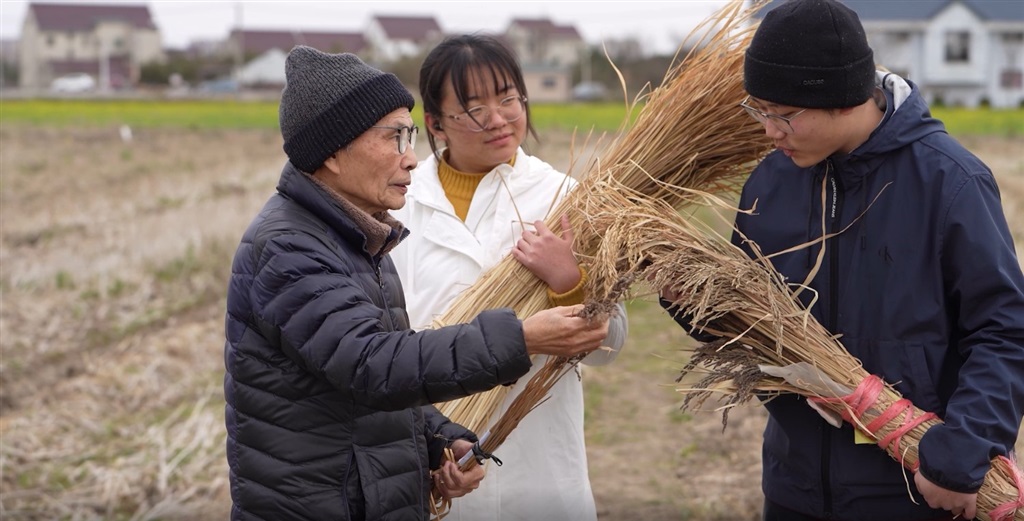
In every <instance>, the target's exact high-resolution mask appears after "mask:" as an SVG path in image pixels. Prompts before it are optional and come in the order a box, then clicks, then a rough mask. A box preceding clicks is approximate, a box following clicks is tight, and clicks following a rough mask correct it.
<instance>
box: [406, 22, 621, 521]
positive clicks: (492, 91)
mask: <svg viewBox="0 0 1024 521" xmlns="http://www.w3.org/2000/svg"><path fill="white" fill-rule="evenodd" d="M420 95H421V97H422V98H423V111H424V119H425V123H426V128H427V130H428V132H429V134H428V140H429V141H430V148H431V150H432V151H433V154H431V156H430V157H429V158H428V159H426V160H424V161H422V162H420V164H419V166H417V168H416V169H415V170H414V171H413V175H412V184H411V185H410V186H409V192H408V193H407V194H406V205H405V207H404V208H402V209H401V210H398V211H395V212H393V214H394V215H395V217H397V218H398V219H399V220H400V221H401V222H403V223H404V224H405V225H406V226H407V227H408V228H409V229H410V230H411V231H412V233H411V235H410V236H409V238H408V239H406V240H405V241H404V242H403V243H402V244H401V245H399V246H398V247H397V248H396V249H395V250H394V251H393V252H392V258H393V259H394V262H395V264H396V266H397V268H398V272H399V276H400V277H401V279H402V285H403V287H404V289H405V296H406V304H407V308H408V310H409V318H410V323H411V324H412V327H413V328H414V329H423V328H426V327H429V326H430V324H431V322H432V321H433V319H434V318H435V317H436V316H438V315H440V314H442V313H443V312H444V311H445V310H446V309H447V308H448V307H449V306H450V305H451V303H452V302H453V301H454V300H455V298H456V297H457V296H458V294H459V293H460V292H461V291H463V290H464V289H465V288H467V287H468V286H470V285H471V284H473V283H474V282H476V280H477V279H478V278H479V277H480V275H482V274H483V273H484V272H485V271H487V270H488V269H490V268H491V267H493V266H494V265H495V264H497V263H498V261H500V260H501V259H502V258H503V257H504V256H505V255H509V254H511V255H512V256H513V257H514V258H515V259H517V260H518V261H519V262H521V263H522V264H523V265H524V266H526V267H527V268H528V269H529V270H530V271H531V272H532V273H533V274H534V275H536V276H537V277H538V278H540V279H541V280H543V281H544V282H545V283H546V284H547V285H548V296H549V298H550V301H551V304H552V306H555V305H569V304H576V303H579V302H582V301H583V297H584V294H583V289H582V288H583V284H584V281H585V277H586V274H585V271H583V270H581V269H580V267H579V265H578V263H577V261H576V258H575V257H574V256H573V253H572V238H573V236H572V230H571V228H570V227H569V225H568V220H567V219H566V218H565V217H564V216H563V218H562V222H561V227H560V228H561V229H559V230H550V229H548V228H547V227H546V226H545V225H544V223H543V219H545V218H546V217H547V216H548V214H549V212H550V211H551V209H553V208H554V207H555V205H556V204H557V203H558V201H559V200H561V198H562V197H564V196H565V195H566V194H567V193H568V192H569V190H572V189H573V187H574V186H575V184H576V183H575V181H573V180H572V179H571V178H570V177H568V176H566V175H565V174H563V173H561V172H559V171H557V170H555V169H554V168H553V167H552V166H551V165H549V164H547V163H545V162H544V161H541V160H540V159H537V158H535V157H532V156H530V155H528V154H527V153H526V152H524V151H523V149H522V148H521V147H520V146H521V145H522V143H523V141H524V140H525V138H526V134H527V132H530V133H531V134H533V135H534V136H535V137H536V132H535V131H534V129H533V127H532V126H531V125H530V119H529V105H528V103H527V92H526V86H525V84H524V81H523V75H522V71H521V69H520V66H519V63H518V61H517V60H516V58H515V56H514V54H512V52H511V51H509V50H508V49H507V48H506V47H505V46H504V45H502V44H501V43H500V42H499V41H497V40H496V39H494V38H492V37H488V36H481V35H462V36H456V37H451V38H448V39H446V40H445V41H443V42H442V43H441V44H439V45H438V46H437V47H436V48H434V49H433V50H432V51H431V52H430V54H429V55H428V56H427V57H426V59H425V60H424V62H423V66H422V67H421V69H420ZM439 142H443V143H444V144H445V147H444V148H440V147H439V146H438V143H439ZM625 337H626V317H625V313H624V310H623V309H622V307H621V306H620V308H619V313H618V315H617V316H616V317H613V318H612V320H611V321H610V323H609V333H608V337H607V338H606V341H605V345H606V346H608V347H610V348H612V350H611V351H595V352H594V353H592V354H590V355H588V357H587V358H586V359H584V361H583V363H584V364H587V365H603V364H606V363H608V362H610V361H612V360H613V359H614V358H615V356H616V355H617V354H618V352H619V349H620V348H621V347H622V344H623V343H624V341H625ZM543 365H544V359H543V357H538V358H537V359H535V360H534V364H533V368H532V369H531V371H530V373H529V374H527V375H526V376H524V377H522V378H520V379H519V381H518V382H517V383H516V384H515V386H514V387H513V389H512V392H510V393H509V395H508V397H507V398H506V400H505V403H504V404H502V406H501V408H500V409H499V410H498V411H497V413H496V414H495V416H494V418H492V422H493V421H494V420H496V419H497V418H498V417H499V416H500V414H501V413H502V412H504V410H505V409H506V408H507V407H508V405H509V404H510V403H511V401H512V399H513V398H514V397H515V396H516V395H517V394H518V393H519V392H521V391H522V389H523V387H524V386H525V385H526V383H527V382H528V381H529V380H530V378H531V377H532V376H533V375H534V374H535V373H536V372H537V370H539V368H540V367H542V366H543ZM578 371H579V370H578V369H577V373H576V374H572V373H570V374H567V375H565V376H564V377H563V378H562V379H561V380H560V381H559V382H558V383H557V384H556V385H555V386H554V388H553V389H552V390H551V397H550V399H548V400H547V401H545V402H544V403H543V404H542V405H540V406H539V407H538V408H537V409H536V410H534V411H532V412H531V413H530V414H529V415H527V416H526V418H525V419H524V420H523V421H522V423H520V424H519V426H518V427H517V428H516V430H515V431H513V432H512V434H511V436H509V437H508V439H507V440H506V441H505V443H504V444H503V445H502V446H501V447H500V448H499V449H498V450H497V451H496V452H495V456H497V457H498V458H499V459H500V460H501V461H502V462H503V465H502V466H496V465H488V469H487V477H486V478H484V480H483V481H482V482H481V484H480V488H479V489H478V490H476V491H474V492H473V493H472V494H469V495H467V496H465V497H463V498H459V499H458V500H457V501H455V502H453V505H452V513H451V516H450V517H449V518H448V519H454V520H456V521H479V520H498V519H500V520H502V521H518V520H524V521H525V520H538V519H558V520H566V521H577V520H579V521H594V520H596V519H597V514H596V509H595V505H594V497H593V492H592V490H591V488H590V479H589V476H588V475H587V454H586V447H585V444H584V437H583V384H582V381H581V378H580V374H579V372H578ZM477 434H478V435H479V434H481V433H477Z"/></svg>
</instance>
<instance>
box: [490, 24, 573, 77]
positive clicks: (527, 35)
mask: <svg viewBox="0 0 1024 521" xmlns="http://www.w3.org/2000/svg"><path fill="white" fill-rule="evenodd" d="M505 41H506V42H507V43H508V44H509V46H511V47H512V49H513V50H514V51H515V52H516V54H517V55H518V56H519V60H520V61H521V62H522V63H524V64H527V63H528V64H533V65H552V66H569V67H571V66H574V65H576V64H577V63H579V61H580V58H581V56H582V55H583V53H584V51H585V50H586V48H587V44H586V42H584V41H583V38H581V37H580V33H579V32H577V31H576V28H575V27H573V26H571V25H556V24H555V23H554V22H552V21H551V20H549V19H546V18H539V19H526V18H514V19H513V20H512V22H511V23H509V25H508V28H507V29H505Z"/></svg>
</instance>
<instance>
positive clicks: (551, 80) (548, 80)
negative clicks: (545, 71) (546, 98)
mask: <svg viewBox="0 0 1024 521" xmlns="http://www.w3.org/2000/svg"><path fill="white" fill-rule="evenodd" d="M541 85H543V86H544V88H545V89H553V88H555V87H557V86H558V78H556V77H554V76H544V79H542V80H541Z"/></svg>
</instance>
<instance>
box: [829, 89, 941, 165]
mask: <svg viewBox="0 0 1024 521" xmlns="http://www.w3.org/2000/svg"><path fill="white" fill-rule="evenodd" d="M876 74H877V77H876V87H878V88H880V89H882V92H883V94H884V95H885V99H886V108H885V116H884V117H883V118H882V121H881V123H879V124H878V127H877V128H876V129H875V130H874V132H872V133H871V135H870V136H869V137H868V140H867V141H865V142H864V143H862V144H861V145H860V146H859V147H857V148H856V149H854V150H853V151H852V152H850V153H849V154H835V155H833V156H832V157H830V158H829V159H830V160H831V161H832V163H833V164H834V165H835V166H836V167H837V170H838V171H846V172H850V173H851V174H852V176H853V178H854V179H851V180H855V179H857V178H860V177H862V176H864V175H867V174H868V173H869V172H871V171H872V170H874V169H875V168H877V166H878V160H880V159H879V158H880V157H881V156H884V155H886V154H888V153H890V152H892V151H894V150H898V149H900V148H903V147H906V146H908V145H910V144H911V143H915V142H917V141H920V140H921V139H923V138H924V137H925V136H927V135H929V134H934V133H937V132H941V133H944V132H946V127H945V125H943V124H942V122H941V121H939V120H937V119H935V118H933V117H932V115H931V112H930V111H929V109H928V105H927V104H926V103H925V101H924V98H923V97H922V96H921V91H920V90H919V89H918V87H917V85H915V84H914V83H913V82H911V81H909V80H905V79H903V78H901V77H899V76H897V75H895V74H892V73H889V72H885V71H877V73H876Z"/></svg>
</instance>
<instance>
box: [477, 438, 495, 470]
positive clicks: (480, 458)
mask: <svg viewBox="0 0 1024 521" xmlns="http://www.w3.org/2000/svg"><path fill="white" fill-rule="evenodd" d="M473 457H474V458H476V462H477V463H480V464H483V462H484V460H486V459H490V460H494V464H495V465H497V466H499V467H500V466H501V460H500V459H498V457H497V456H495V455H494V454H491V453H490V452H484V449H483V447H481V446H480V442H476V443H474V444H473Z"/></svg>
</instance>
